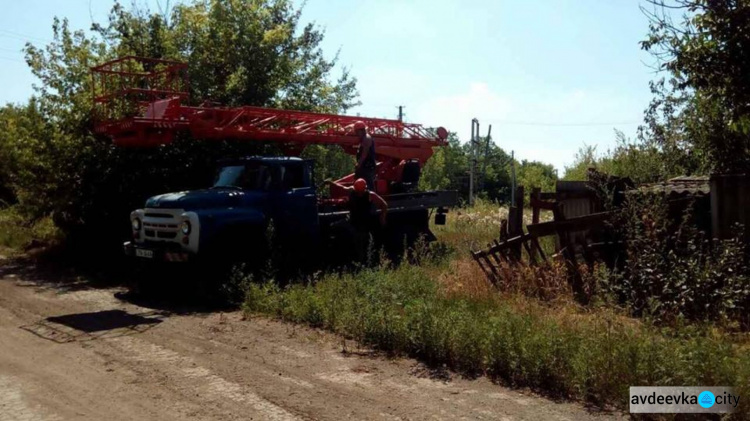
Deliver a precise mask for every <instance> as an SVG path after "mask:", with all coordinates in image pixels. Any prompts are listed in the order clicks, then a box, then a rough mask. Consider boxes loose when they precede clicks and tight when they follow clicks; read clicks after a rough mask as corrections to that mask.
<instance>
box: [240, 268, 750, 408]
mask: <svg viewBox="0 0 750 421" xmlns="http://www.w3.org/2000/svg"><path fill="white" fill-rule="evenodd" d="M430 265H431V264H427V265H425V266H426V267H425V266H419V265H401V266H399V267H396V268H390V267H380V268H375V269H365V270H362V271H360V272H358V273H356V274H354V273H346V274H330V275H325V276H323V277H322V278H320V279H318V280H317V281H315V282H312V283H309V284H308V285H301V284H298V285H292V286H289V287H286V288H281V287H279V286H278V285H277V284H275V283H273V282H269V283H266V284H251V285H250V286H249V288H248V290H247V293H246V299H245V302H244V305H243V310H244V311H245V312H246V313H247V314H254V313H262V314H266V315H272V316H276V317H279V318H281V319H283V320H286V321H290V322H295V323H303V324H308V325H310V326H313V327H319V328H323V329H327V330H330V331H333V332H336V333H338V334H341V335H343V336H345V337H348V338H351V339H354V340H357V341H359V342H360V343H362V344H366V345H369V346H374V347H376V348H378V349H381V350H383V351H385V352H388V353H392V354H406V355H411V356H414V357H417V358H420V359H422V360H423V361H425V362H426V363H428V364H432V365H436V366H439V365H446V366H447V367H449V368H451V369H454V370H457V371H459V372H461V373H464V374H465V375H467V376H475V375H482V374H485V375H488V376H490V377H491V378H493V379H496V380H498V381H500V382H502V383H504V384H508V385H510V386H514V387H528V388H530V389H532V390H535V391H538V392H542V393H544V394H548V395H551V396H555V397H563V398H569V399H578V400H583V401H587V402H590V403H592V404H595V405H597V406H600V407H607V406H615V407H618V408H620V409H624V408H626V407H627V396H628V387H629V386H633V385H660V386H668V385H732V386H735V387H737V388H739V390H740V392H739V393H740V395H747V393H750V353H748V352H747V349H744V347H743V346H742V345H743V344H742V343H741V342H735V341H733V340H731V339H730V338H728V337H726V336H723V335H722V334H720V333H717V332H716V331H714V330H711V329H708V328H697V327H690V328H687V327H686V328H682V329H657V328H655V327H651V326H649V325H648V324H646V323H642V322H639V321H636V320H633V319H630V318H626V317H623V316H621V315H619V314H617V313H616V312H614V311H612V310H608V309H597V310H589V311H585V310H583V309H579V308H577V307H576V306H575V305H573V304H569V305H557V306H549V305H545V304H542V303H538V302H534V301H533V300H529V299H525V298H523V297H519V296H516V297H509V296H501V295H499V294H483V293H482V294H476V295H474V296H471V295H465V294H463V293H456V292H455V291H450V290H448V289H446V288H444V287H443V286H441V284H440V283H439V282H436V280H435V278H434V273H431V272H432V271H433V270H434V269H435V267H434V266H433V267H430ZM441 265H444V263H437V266H441ZM745 408H747V407H745Z"/></svg>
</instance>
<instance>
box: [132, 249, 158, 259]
mask: <svg viewBox="0 0 750 421" xmlns="http://www.w3.org/2000/svg"><path fill="white" fill-rule="evenodd" d="M135 255H136V256H138V257H145V258H146V259H153V258H154V251H153V250H146V249H135Z"/></svg>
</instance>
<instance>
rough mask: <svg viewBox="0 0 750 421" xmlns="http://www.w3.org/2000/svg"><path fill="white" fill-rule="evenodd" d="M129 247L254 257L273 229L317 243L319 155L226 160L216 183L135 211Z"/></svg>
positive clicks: (163, 255)
mask: <svg viewBox="0 0 750 421" xmlns="http://www.w3.org/2000/svg"><path fill="white" fill-rule="evenodd" d="M130 220H131V228H132V240H131V241H128V242H126V243H125V244H124V249H125V253H126V254H128V255H131V256H136V257H139V258H143V259H148V260H153V261H170V262H186V261H193V260H196V259H198V258H199V257H201V256H211V258H212V259H215V258H217V257H220V258H223V257H229V256H230V255H235V256H236V255H243V256H244V257H248V258H250V257H252V254H253V253H256V252H258V251H259V250H260V249H262V248H263V247H264V244H262V243H263V242H264V239H265V236H266V232H267V230H268V228H269V226H270V225H272V226H273V229H274V234H275V235H277V236H279V237H281V238H283V237H287V236H292V235H293V236H294V242H295V244H297V245H299V246H303V245H305V244H308V243H309V244H314V243H315V242H316V241H318V237H319V236H320V223H319V220H318V204H317V195H316V191H315V186H314V183H313V163H312V161H310V160H303V159H300V158H294V157H248V158H241V159H233V160H227V161H222V162H220V164H219V168H218V171H217V173H216V178H215V180H214V183H213V186H211V187H209V188H206V189H201V190H191V191H182V192H175V193H167V194H161V195H158V196H153V197H151V198H149V199H148V200H146V203H145V206H144V208H142V209H137V210H135V211H133V212H132V213H131V215H130Z"/></svg>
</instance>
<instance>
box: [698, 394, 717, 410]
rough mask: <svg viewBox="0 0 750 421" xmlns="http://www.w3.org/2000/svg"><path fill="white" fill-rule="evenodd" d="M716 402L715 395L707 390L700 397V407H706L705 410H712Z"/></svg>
mask: <svg viewBox="0 0 750 421" xmlns="http://www.w3.org/2000/svg"><path fill="white" fill-rule="evenodd" d="M715 402H716V397H715V396H714V394H713V393H711V392H709V391H708V390H706V391H705V392H703V393H701V394H700V395H698V405H700V406H702V407H704V408H710V407H712V406H714V403H715Z"/></svg>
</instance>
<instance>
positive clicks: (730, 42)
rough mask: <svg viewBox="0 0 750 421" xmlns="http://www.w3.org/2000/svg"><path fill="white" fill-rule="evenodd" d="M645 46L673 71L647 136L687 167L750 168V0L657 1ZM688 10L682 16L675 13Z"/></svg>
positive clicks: (658, 93) (659, 90)
mask: <svg viewBox="0 0 750 421" xmlns="http://www.w3.org/2000/svg"><path fill="white" fill-rule="evenodd" d="M649 3H650V5H651V6H652V8H651V9H649V8H645V7H644V9H643V10H644V12H645V13H646V14H647V16H648V17H649V19H650V33H649V36H648V37H647V38H646V39H645V40H644V41H643V42H642V44H641V45H642V47H643V49H644V50H646V51H649V52H651V53H652V54H653V55H654V57H655V58H656V60H657V68H658V70H662V71H665V72H666V73H667V75H666V77H665V78H663V79H660V80H658V81H655V82H653V83H652V85H651V88H652V91H653V93H654V99H653V101H652V103H651V104H650V106H649V108H648V110H647V113H646V125H645V126H644V127H643V130H642V137H643V138H644V139H647V140H649V141H652V142H655V143H656V144H657V145H659V146H660V147H661V148H663V150H664V151H665V155H664V156H665V158H666V159H667V163H668V164H671V165H673V166H678V167H682V168H684V169H685V170H687V171H690V170H693V171H708V170H714V171H719V172H735V171H746V170H747V169H748V168H750V159H748V158H750V3H749V2H747V1H737V0H650V1H649ZM676 15H680V17H677V18H676V21H675V18H674V16H676Z"/></svg>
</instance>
